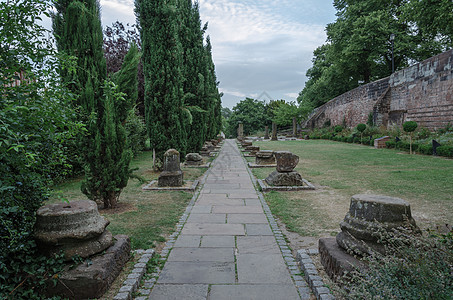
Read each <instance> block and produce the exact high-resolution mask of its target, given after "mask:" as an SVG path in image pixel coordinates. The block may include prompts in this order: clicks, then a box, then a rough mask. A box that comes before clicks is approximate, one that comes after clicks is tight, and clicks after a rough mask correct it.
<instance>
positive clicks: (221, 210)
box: [212, 205, 264, 216]
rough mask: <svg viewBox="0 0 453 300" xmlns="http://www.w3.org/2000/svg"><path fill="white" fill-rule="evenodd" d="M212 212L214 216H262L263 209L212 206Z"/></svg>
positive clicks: (256, 207) (255, 207)
mask: <svg viewBox="0 0 453 300" xmlns="http://www.w3.org/2000/svg"><path fill="white" fill-rule="evenodd" d="M212 212H213V213H215V214H263V208H262V207H261V206H228V205H214V206H213V207H212ZM263 216H264V214H263Z"/></svg>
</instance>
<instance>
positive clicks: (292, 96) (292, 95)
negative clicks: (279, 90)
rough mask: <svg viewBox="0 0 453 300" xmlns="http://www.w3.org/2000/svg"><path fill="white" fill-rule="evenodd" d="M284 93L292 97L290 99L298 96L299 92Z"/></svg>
mask: <svg viewBox="0 0 453 300" xmlns="http://www.w3.org/2000/svg"><path fill="white" fill-rule="evenodd" d="M284 95H285V96H287V97H289V98H292V99H297V97H298V96H299V93H286V94H284Z"/></svg>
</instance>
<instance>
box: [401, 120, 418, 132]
mask: <svg viewBox="0 0 453 300" xmlns="http://www.w3.org/2000/svg"><path fill="white" fill-rule="evenodd" d="M417 126H418V124H417V122H415V121H406V122H404V124H403V130H404V131H405V132H413V131H415V129H417Z"/></svg>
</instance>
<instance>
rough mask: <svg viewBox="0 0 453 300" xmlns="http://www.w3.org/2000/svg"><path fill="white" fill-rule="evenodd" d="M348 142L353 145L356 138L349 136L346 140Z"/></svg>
mask: <svg viewBox="0 0 453 300" xmlns="http://www.w3.org/2000/svg"><path fill="white" fill-rule="evenodd" d="M346 142H347V143H352V142H354V137H352V136H348V137H347V139H346Z"/></svg>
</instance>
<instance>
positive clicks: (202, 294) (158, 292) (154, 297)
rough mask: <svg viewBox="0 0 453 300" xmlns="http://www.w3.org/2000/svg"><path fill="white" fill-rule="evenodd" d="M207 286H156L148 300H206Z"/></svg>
mask: <svg viewBox="0 0 453 300" xmlns="http://www.w3.org/2000/svg"><path fill="white" fill-rule="evenodd" d="M208 288H209V286H208V285H206V284H204V285H201V284H157V285H156V286H155V287H154V288H153V291H152V293H151V295H150V297H149V299H150V300H181V299H185V300H206V298H207V297H208Z"/></svg>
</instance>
